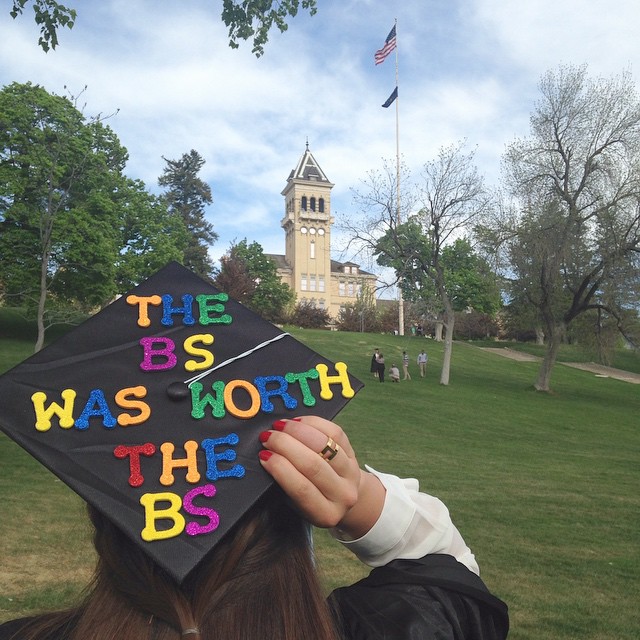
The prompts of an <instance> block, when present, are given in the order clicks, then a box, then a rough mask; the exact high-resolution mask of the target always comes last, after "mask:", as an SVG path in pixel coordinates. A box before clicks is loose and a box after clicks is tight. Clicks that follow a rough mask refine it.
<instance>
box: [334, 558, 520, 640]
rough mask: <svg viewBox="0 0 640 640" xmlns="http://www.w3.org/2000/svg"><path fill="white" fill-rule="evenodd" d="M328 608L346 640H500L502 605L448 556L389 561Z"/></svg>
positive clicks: (338, 594) (504, 620)
mask: <svg viewBox="0 0 640 640" xmlns="http://www.w3.org/2000/svg"><path fill="white" fill-rule="evenodd" d="M330 603H331V604H332V606H333V607H334V609H335V610H336V611H337V612H338V616H339V618H340V619H341V621H342V625H343V633H344V637H345V640H503V639H504V638H506V637H507V634H508V631H509V617H508V614H507V605H506V604H505V603H504V602H502V601H501V600H499V599H498V598H496V597H495V596H493V595H492V594H491V593H490V592H489V590H488V589H487V587H486V586H485V584H484V582H483V581H482V580H481V579H480V578H479V577H478V576H477V575H476V574H475V573H473V572H472V571H469V569H467V567H465V566H464V565H463V564H461V563H459V562H458V561H457V560H456V559H455V558H453V557H452V556H449V555H444V554H438V555H429V556H426V557H425V558H422V559H420V560H394V561H392V562H390V563H389V564H387V565H386V566H384V567H379V568H376V569H374V570H373V571H372V572H371V573H370V574H369V576H367V577H366V578H364V579H363V580H360V581H359V582H356V583H355V584H353V585H351V586H349V587H343V588H340V589H336V591H334V592H333V593H332V594H331V596H330Z"/></svg>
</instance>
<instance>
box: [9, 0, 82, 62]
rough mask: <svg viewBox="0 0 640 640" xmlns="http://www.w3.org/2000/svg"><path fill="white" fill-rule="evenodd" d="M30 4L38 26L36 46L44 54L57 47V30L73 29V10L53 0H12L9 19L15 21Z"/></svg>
mask: <svg viewBox="0 0 640 640" xmlns="http://www.w3.org/2000/svg"><path fill="white" fill-rule="evenodd" d="M31 3H32V6H33V11H34V14H35V16H34V19H35V21H36V24H39V25H40V38H39V39H38V44H39V45H40V47H41V48H42V50H43V51H45V52H46V51H49V49H55V48H56V47H57V46H58V29H59V28H61V27H67V28H68V29H72V28H73V25H74V24H75V21H76V11H75V9H69V8H68V7H65V6H64V5H62V4H60V3H59V2H56V1H55V0H13V7H12V9H11V11H10V15H11V17H12V18H13V19H14V20H15V19H16V18H17V17H18V15H20V14H22V12H23V10H24V7H25V6H26V5H27V4H31Z"/></svg>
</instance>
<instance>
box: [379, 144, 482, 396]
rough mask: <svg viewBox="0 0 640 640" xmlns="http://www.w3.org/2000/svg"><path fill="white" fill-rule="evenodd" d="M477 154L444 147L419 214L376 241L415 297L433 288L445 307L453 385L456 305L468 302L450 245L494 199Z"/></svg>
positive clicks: (426, 179) (430, 171)
mask: <svg viewBox="0 0 640 640" xmlns="http://www.w3.org/2000/svg"><path fill="white" fill-rule="evenodd" d="M473 159H474V153H473V152H470V153H465V151H464V145H463V144H462V143H459V144H457V145H453V146H450V147H447V148H443V149H441V150H440V152H439V154H438V158H437V159H436V160H434V161H431V162H428V163H427V164H426V165H425V167H424V172H423V181H422V186H421V196H420V200H421V208H420V209H419V211H418V213H416V214H412V215H411V216H409V217H408V219H407V220H408V221H407V222H405V223H403V224H401V225H396V224H391V225H389V226H388V229H387V231H386V233H385V235H384V236H383V237H382V238H381V239H380V240H379V242H378V243H376V246H375V253H376V255H378V256H379V261H380V263H381V264H383V265H386V266H392V267H393V268H394V269H395V272H396V274H397V277H398V279H399V281H400V282H401V286H402V289H403V292H405V293H406V294H409V295H410V296H412V297H413V299H415V298H416V297H417V298H423V299H424V298H428V297H430V292H433V293H434V294H435V296H436V298H437V300H438V302H439V304H440V306H441V311H442V322H443V324H444V330H445V338H444V353H443V362H442V370H441V372H440V384H443V385H447V384H449V377H450V368H451V354H452V348H453V334H454V326H455V310H456V304H458V302H459V303H462V302H466V297H465V296H464V295H462V294H463V287H462V284H463V283H462V281H459V282H457V283H456V282H455V280H454V279H453V276H452V275H451V273H452V272H451V270H450V269H448V267H447V261H448V260H452V261H453V260H454V258H455V249H448V245H453V243H454V242H455V241H456V239H457V236H459V235H461V234H463V233H464V232H465V231H467V230H469V229H470V228H471V226H472V225H473V223H474V221H475V220H476V218H478V217H479V216H480V215H481V214H483V213H484V211H485V210H486V208H487V206H488V204H489V202H490V198H489V196H488V195H487V193H486V191H485V189H484V186H483V180H482V177H481V176H480V175H479V174H478V172H477V169H476V167H475V165H474V163H473ZM454 246H455V245H454ZM451 251H453V253H452V254H451V258H447V256H448V255H449V252H451ZM454 273H455V272H454ZM456 296H457V299H456ZM431 297H433V296H431Z"/></svg>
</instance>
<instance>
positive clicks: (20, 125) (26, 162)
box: [0, 83, 180, 351]
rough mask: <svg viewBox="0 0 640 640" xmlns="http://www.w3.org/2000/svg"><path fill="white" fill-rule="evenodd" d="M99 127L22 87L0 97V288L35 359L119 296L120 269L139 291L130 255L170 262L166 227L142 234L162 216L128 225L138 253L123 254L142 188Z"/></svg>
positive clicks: (63, 102)
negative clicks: (55, 330) (56, 335)
mask: <svg viewBox="0 0 640 640" xmlns="http://www.w3.org/2000/svg"><path fill="white" fill-rule="evenodd" d="M103 120H104V119H101V118H100V117H97V118H92V119H89V120H87V119H86V118H85V117H84V116H83V115H82V113H80V112H79V111H78V110H77V109H76V108H75V106H74V104H73V103H72V102H71V100H69V99H67V98H64V97H60V96H56V95H52V94H49V93H47V91H45V89H43V88H42V87H39V86H34V85H32V84H30V83H27V84H18V83H13V84H12V85H9V86H7V87H5V88H3V89H2V91H0V281H1V282H2V286H3V289H4V293H5V295H6V296H7V297H8V298H9V299H11V300H12V301H15V303H16V304H18V305H21V306H23V307H24V308H25V310H26V313H27V315H28V316H30V317H34V318H35V319H36V323H37V326H38V335H37V340H36V345H35V349H36V351H38V350H39V349H40V348H41V347H42V345H43V343H44V337H45V332H46V329H47V327H48V326H50V325H51V324H53V323H55V322H59V321H61V320H64V319H65V317H67V316H69V315H70V312H76V311H77V310H85V311H89V310H92V309H95V308H96V307H98V306H101V305H103V304H105V303H106V302H108V301H109V300H111V299H112V298H113V297H114V296H115V295H116V293H118V292H120V291H121V290H120V289H119V288H118V283H119V281H121V282H124V281H125V277H124V272H123V271H122V270H123V269H124V265H125V264H126V263H127V262H129V263H130V264H129V275H128V281H129V282H131V281H134V280H137V281H139V279H140V275H141V274H137V276H138V277H137V278H136V274H135V273H133V272H131V270H130V268H131V256H132V255H133V254H134V253H137V254H138V255H140V256H142V255H144V256H146V258H145V259H146V260H147V261H149V260H150V256H152V255H154V256H155V257H156V262H155V263H157V262H158V260H160V259H162V258H165V257H167V256H171V257H174V256H177V255H178V254H179V248H176V247H175V246H174V242H175V239H177V238H179V237H180V236H179V233H178V232H176V234H175V236H174V235H172V236H168V235H167V234H166V232H167V230H171V231H175V228H174V227H171V226H167V227H166V228H165V232H164V233H161V232H158V233H156V236H155V238H154V237H153V234H152V235H151V236H150V235H149V234H148V233H146V231H148V229H149V228H151V226H152V224H156V223H158V221H159V220H162V216H163V215H164V218H165V220H166V218H167V212H166V208H164V209H161V208H160V209H159V208H157V207H156V209H155V212H154V216H153V223H152V222H151V221H150V220H147V221H146V222H144V218H143V217H140V218H138V219H137V222H136V225H137V232H136V233H137V236H138V241H137V242H138V244H137V246H134V245H133V244H132V245H129V246H127V237H129V230H128V228H127V227H128V226H129V227H132V224H129V223H127V222H126V218H127V216H128V217H129V219H131V216H134V215H137V212H136V211H134V208H137V207H138V206H140V205H142V204H143V201H144V199H145V198H144V196H143V185H142V184H141V183H139V184H136V185H134V184H133V183H132V182H131V181H128V180H127V179H126V178H125V177H124V176H123V174H122V171H123V169H124V166H125V163H126V159H127V151H126V149H125V148H124V147H123V146H122V145H121V144H120V142H119V140H118V138H117V136H116V135H115V134H114V133H113V131H112V130H111V129H110V128H109V127H108V126H106V125H105V124H104V122H103ZM142 213H143V214H144V206H143V207H142ZM161 245H162V246H164V247H165V248H167V251H164V250H162V251H157V247H159V246H161ZM140 264H141V263H139V264H138V266H140ZM119 270H120V273H121V275H120V277H119V275H118V274H119Z"/></svg>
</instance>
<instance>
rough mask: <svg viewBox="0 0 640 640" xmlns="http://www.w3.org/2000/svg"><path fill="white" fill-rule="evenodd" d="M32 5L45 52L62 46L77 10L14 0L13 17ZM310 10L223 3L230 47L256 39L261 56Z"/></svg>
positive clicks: (256, 0)
mask: <svg viewBox="0 0 640 640" xmlns="http://www.w3.org/2000/svg"><path fill="white" fill-rule="evenodd" d="M29 4H31V5H32V6H33V10H34V12H35V21H36V24H39V25H40V39H39V40H38V44H39V45H40V46H41V47H42V49H43V50H44V51H48V50H49V49H50V48H51V49H55V48H56V46H57V45H58V29H59V28H61V27H67V28H69V29H71V28H72V27H73V25H74V24H75V21H76V11H75V9H71V8H68V7H66V6H64V5H62V4H61V3H59V2H56V0H13V8H12V9H11V12H10V14H11V17H12V18H14V19H15V18H16V17H17V16H18V15H20V14H22V12H23V10H24V7H25V6H26V5H29ZM300 8H302V9H306V10H308V11H309V13H310V15H315V13H316V11H317V0H240V1H237V0H223V1H222V15H221V18H222V22H224V24H225V25H226V26H227V27H228V28H229V46H230V47H231V48H232V49H237V48H238V46H239V44H238V42H239V41H240V40H250V39H251V38H253V48H252V53H254V54H255V55H256V57H260V56H261V55H262V54H263V53H264V47H265V45H266V43H267V41H268V40H269V31H270V30H271V28H272V27H274V26H275V27H277V28H278V29H279V30H280V32H281V33H282V32H284V31H286V30H287V29H288V28H289V25H288V23H287V19H288V18H289V17H291V18H294V17H295V16H296V15H297V14H298V11H299V10H300Z"/></svg>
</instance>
